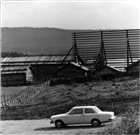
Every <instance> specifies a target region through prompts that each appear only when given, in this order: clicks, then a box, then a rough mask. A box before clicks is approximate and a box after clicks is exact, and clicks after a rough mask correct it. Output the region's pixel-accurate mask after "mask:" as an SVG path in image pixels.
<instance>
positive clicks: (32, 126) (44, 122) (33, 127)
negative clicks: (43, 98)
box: [0, 119, 110, 135]
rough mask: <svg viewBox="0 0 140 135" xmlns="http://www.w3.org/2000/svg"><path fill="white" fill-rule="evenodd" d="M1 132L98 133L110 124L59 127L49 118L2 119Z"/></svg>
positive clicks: (15, 134)
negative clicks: (51, 122)
mask: <svg viewBox="0 0 140 135" xmlns="http://www.w3.org/2000/svg"><path fill="white" fill-rule="evenodd" d="M1 123H2V126H1V127H2V129H1V132H0V133H2V134H3V135H9V134H12V135H13V134H14V135H19V134H20V135H21V134H22V135H24V134H26V135H35V134H38V135H56V134H57V135H75V134H79V135H81V134H91V133H92V134H96V133H97V132H98V131H101V130H104V128H105V127H107V126H110V123H107V124H106V125H105V126H104V125H101V126H100V127H98V128H93V127H92V126H91V125H74V126H73V125H72V126H67V127H65V128H62V129H57V128H55V126H54V125H53V124H50V120H49V119H41V120H7V121H2V122H1Z"/></svg>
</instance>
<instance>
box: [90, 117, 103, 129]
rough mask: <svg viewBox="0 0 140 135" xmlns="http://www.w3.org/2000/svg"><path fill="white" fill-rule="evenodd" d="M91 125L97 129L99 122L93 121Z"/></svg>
mask: <svg viewBox="0 0 140 135" xmlns="http://www.w3.org/2000/svg"><path fill="white" fill-rule="evenodd" d="M91 124H92V126H93V127H99V126H100V125H101V122H100V121H99V120H98V119H93V120H92V121H91Z"/></svg>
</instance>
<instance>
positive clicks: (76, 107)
mask: <svg viewBox="0 0 140 135" xmlns="http://www.w3.org/2000/svg"><path fill="white" fill-rule="evenodd" d="M94 107H96V106H75V107H73V109H78V108H94Z"/></svg>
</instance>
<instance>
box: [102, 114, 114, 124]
mask: <svg viewBox="0 0 140 135" xmlns="http://www.w3.org/2000/svg"><path fill="white" fill-rule="evenodd" d="M115 118H116V117H115V116H113V117H111V118H110V119H108V120H106V121H103V123H107V122H111V121H112V120H114V119H115Z"/></svg>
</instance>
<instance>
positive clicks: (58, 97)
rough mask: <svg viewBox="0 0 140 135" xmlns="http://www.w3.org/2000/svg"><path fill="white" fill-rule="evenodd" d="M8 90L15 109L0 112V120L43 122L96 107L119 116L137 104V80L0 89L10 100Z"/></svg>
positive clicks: (130, 78)
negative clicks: (73, 109)
mask: <svg viewBox="0 0 140 135" xmlns="http://www.w3.org/2000/svg"><path fill="white" fill-rule="evenodd" d="M16 89H17V90H19V92H17V91H16ZM8 90H12V91H13V93H15V96H12V95H13V94H12V91H11V97H13V98H14V100H13V101H12V99H11V101H12V102H13V105H14V104H15V105H17V107H18V106H19V108H16V109H14V108H15V107H14V106H13V107H12V106H10V110H9V109H8V110H5V111H4V110H3V111H2V119H35V118H45V117H50V115H52V114H58V113H64V112H66V111H68V110H69V109H70V108H71V107H72V106H76V105H97V106H99V107H100V108H101V109H102V110H104V109H105V110H106V109H107V110H112V109H113V111H114V112H115V114H119V113H121V112H123V111H124V107H126V106H129V105H132V106H135V104H136V105H138V102H139V78H132V77H123V78H118V79H114V80H110V81H96V82H95V81H94V82H93V81H91V82H88V83H81V84H78V83H72V82H71V83H69V84H67V85H66V84H65V85H64V84H62V85H57V86H54V87H49V86H48V85H47V84H46V83H45V84H43V85H41V86H40V85H39V86H28V88H26V89H25V90H24V88H20V89H19V87H13V88H12V89H11V88H8V87H7V88H6V87H5V88H4V87H2V95H5V96H6V97H7V96H10V95H9V93H7V92H8ZM18 93H19V94H18ZM16 96H17V97H16ZM12 102H11V103H12ZM112 105H113V108H112ZM12 108H13V109H14V110H13V109H12ZM25 108H27V109H25ZM118 108H119V109H118ZM23 110H24V112H22V111H23ZM35 110H37V111H35ZM13 111H14V112H13ZM34 112H36V113H35V114H34ZM22 113H23V115H21V114H22Z"/></svg>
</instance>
